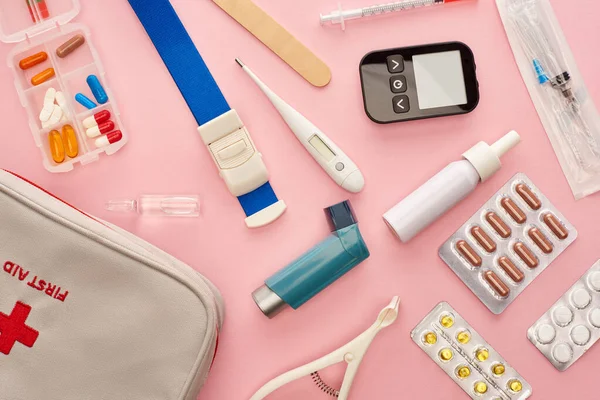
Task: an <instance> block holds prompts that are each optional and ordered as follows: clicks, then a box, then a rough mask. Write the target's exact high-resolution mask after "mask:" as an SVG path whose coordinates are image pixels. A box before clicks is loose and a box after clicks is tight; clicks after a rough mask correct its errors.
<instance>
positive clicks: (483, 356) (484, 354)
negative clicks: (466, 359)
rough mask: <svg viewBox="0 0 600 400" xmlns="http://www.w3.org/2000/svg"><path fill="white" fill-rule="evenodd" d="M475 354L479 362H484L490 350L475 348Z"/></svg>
mask: <svg viewBox="0 0 600 400" xmlns="http://www.w3.org/2000/svg"><path fill="white" fill-rule="evenodd" d="M475 356H476V357H477V359H478V360H479V361H481V362H484V361H485V360H487V359H488V358H489V357H490V352H489V351H488V349H485V348H482V349H479V350H477V352H476V353H475Z"/></svg>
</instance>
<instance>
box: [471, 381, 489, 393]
mask: <svg viewBox="0 0 600 400" xmlns="http://www.w3.org/2000/svg"><path fill="white" fill-rule="evenodd" d="M473 389H474V390H475V393H477V394H485V393H487V390H488V386H487V384H486V383H485V382H481V381H479V382H475V386H474V387H473Z"/></svg>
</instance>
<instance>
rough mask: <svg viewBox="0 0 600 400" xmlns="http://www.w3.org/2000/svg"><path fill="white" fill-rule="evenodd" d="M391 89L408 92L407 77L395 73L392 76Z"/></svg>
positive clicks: (395, 91)
mask: <svg viewBox="0 0 600 400" xmlns="http://www.w3.org/2000/svg"><path fill="white" fill-rule="evenodd" d="M390 89H391V90H392V92H393V93H404V92H406V77H405V76H404V75H395V76H392V77H391V78H390Z"/></svg>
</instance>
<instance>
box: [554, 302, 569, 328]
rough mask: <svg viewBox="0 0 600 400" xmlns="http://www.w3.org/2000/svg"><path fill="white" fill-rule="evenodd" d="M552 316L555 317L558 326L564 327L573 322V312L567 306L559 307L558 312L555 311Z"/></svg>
mask: <svg viewBox="0 0 600 400" xmlns="http://www.w3.org/2000/svg"><path fill="white" fill-rule="evenodd" d="M552 316H553V317H554V322H556V324H557V325H558V326H563V327H564V326H567V325H569V324H570V323H571V321H573V311H571V309H570V308H569V307H565V306H561V307H558V308H557V309H556V310H554V312H553V313H552Z"/></svg>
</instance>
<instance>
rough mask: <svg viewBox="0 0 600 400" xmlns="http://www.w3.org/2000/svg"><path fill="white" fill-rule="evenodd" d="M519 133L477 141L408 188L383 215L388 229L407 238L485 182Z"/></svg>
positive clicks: (403, 238) (513, 144)
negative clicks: (458, 158) (458, 157)
mask: <svg viewBox="0 0 600 400" xmlns="http://www.w3.org/2000/svg"><path fill="white" fill-rule="evenodd" d="M520 141H521V137H520V136H519V134H518V133H517V132H515V131H511V132H509V133H507V134H506V135H504V136H503V137H502V138H500V139H499V140H498V141H497V142H496V143H494V144H492V145H491V146H490V145H488V144H487V143H485V142H479V143H477V144H476V145H475V146H473V147H472V148H471V149H470V150H468V151H467V152H466V153H464V154H463V160H461V161H455V162H453V163H451V164H449V165H448V166H447V167H446V168H444V169H443V170H441V171H440V172H439V173H438V174H437V175H435V176H434V177H433V178H431V179H430V180H428V181H427V182H426V183H425V184H424V185H423V186H421V187H420V188H418V189H417V190H415V191H414V192H412V193H411V194H410V195H408V196H407V197H406V198H405V199H404V200H402V201H401V202H400V203H398V204H397V205H396V206H394V207H393V208H392V209H391V210H389V211H388V212H386V213H385V214H384V215H383V219H384V220H385V222H386V223H387V225H388V226H389V227H390V229H391V230H392V231H393V232H394V233H395V234H396V236H398V238H399V239H400V240H401V241H402V242H408V241H409V240H410V239H412V238H413V237H415V236H416V235H417V234H418V233H419V232H421V231H422V230H423V229H425V228H427V227H428V226H429V225H431V223H433V222H434V221H435V220H436V219H438V218H439V217H441V216H442V215H443V214H445V213H446V212H447V211H448V210H450V209H451V208H452V207H454V206H455V205H456V204H458V202H460V201H461V200H462V199H464V198H465V197H467V195H468V194H469V193H471V192H472V191H473V190H475V188H476V187H477V185H478V184H479V182H485V181H486V180H487V179H489V178H490V177H491V176H492V175H494V174H495V173H496V172H497V171H498V170H499V169H500V167H501V166H502V164H501V163H500V157H502V156H503V155H504V154H505V153H507V152H508V151H509V150H510V149H512V148H513V147H515V146H516V145H517V144H518V143H519V142H520Z"/></svg>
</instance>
